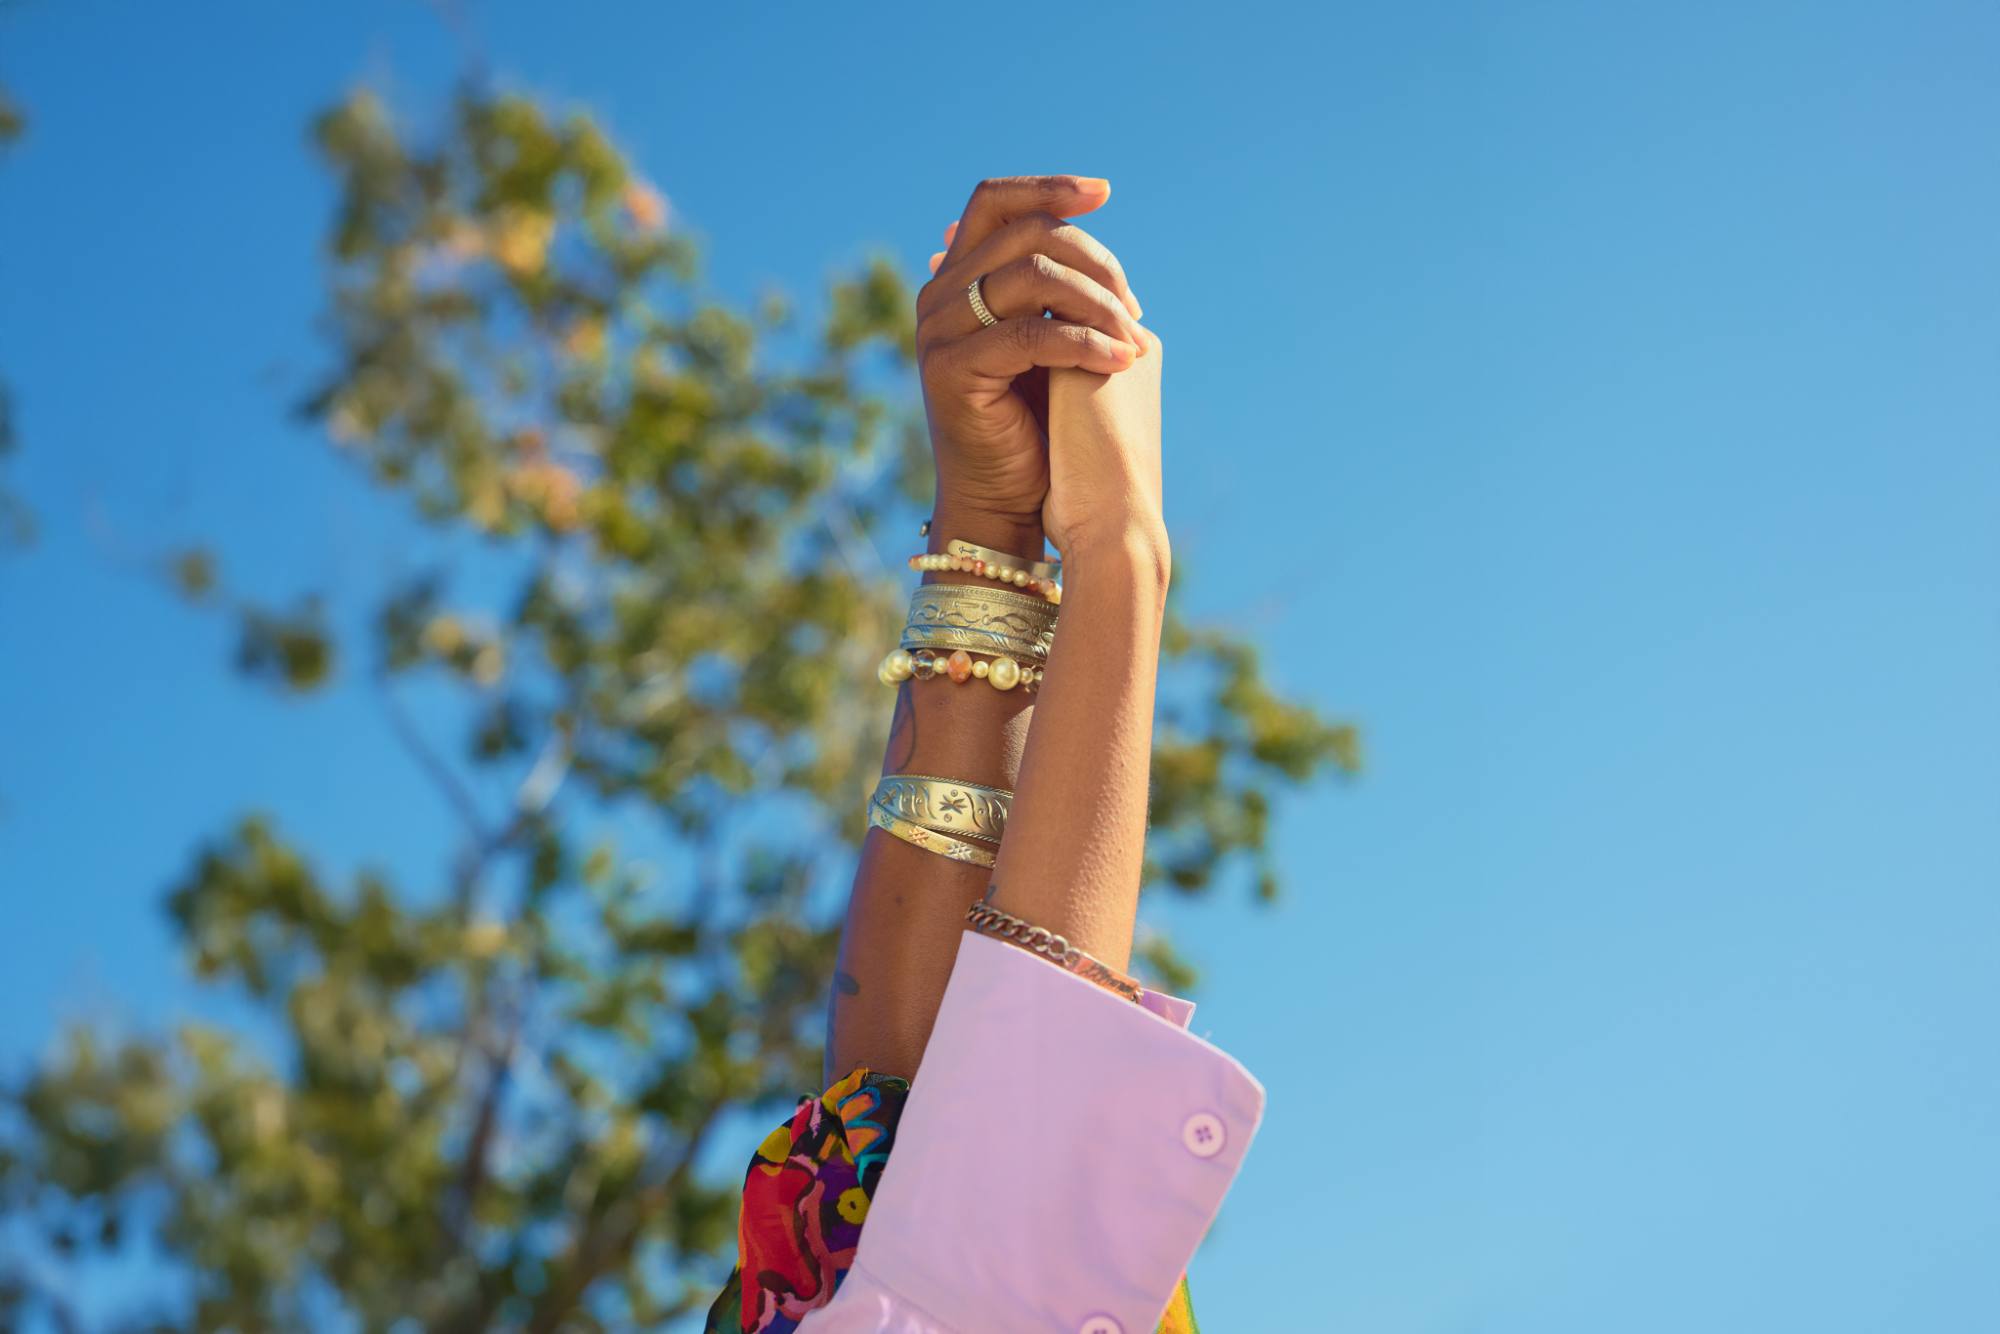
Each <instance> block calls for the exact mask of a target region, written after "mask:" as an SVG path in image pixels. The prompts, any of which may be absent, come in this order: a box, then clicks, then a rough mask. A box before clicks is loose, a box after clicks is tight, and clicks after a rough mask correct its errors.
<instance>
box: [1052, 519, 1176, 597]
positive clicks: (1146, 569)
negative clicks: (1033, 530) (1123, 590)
mask: <svg viewBox="0 0 2000 1334" xmlns="http://www.w3.org/2000/svg"><path fill="white" fill-rule="evenodd" d="M1067 536H1068V545H1067V546H1066V547H1065V548H1064V549H1063V579H1064V583H1065V584H1066V585H1068V586H1069V587H1068V588H1066V590H1065V591H1066V592H1068V591H1071V590H1073V588H1074V586H1075V584H1076V582H1077V580H1078V578H1079V577H1082V578H1084V579H1087V580H1088V581H1090V582H1092V583H1096V582H1099V581H1101V580H1115V581H1117V582H1120V583H1125V584H1136V585H1139V586H1141V587H1144V588H1148V589H1150V590H1152V591H1156V592H1158V593H1160V594H1162V595H1164V594H1165V592H1166V590H1167V585H1168V583H1169V582H1170V581H1171V580H1172V578H1173V565H1174V561H1173V545H1172V543H1171V542H1170V541H1169V540H1168V538H1167V526H1166V524H1164V523H1162V522H1161V521H1160V520H1159V519H1157V518H1151V519H1140V518H1130V519H1127V520H1125V521H1124V522H1121V523H1119V524H1116V525H1107V526H1101V527H1094V528H1086V529H1079V530H1078V531H1075V532H1072V533H1070V534H1068V535H1067ZM1065 600H1067V598H1065Z"/></svg>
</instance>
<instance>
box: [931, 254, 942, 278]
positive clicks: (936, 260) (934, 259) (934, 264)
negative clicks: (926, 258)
mask: <svg viewBox="0 0 2000 1334" xmlns="http://www.w3.org/2000/svg"><path fill="white" fill-rule="evenodd" d="M942 263H944V251H942V250H940V251H938V252H937V253H936V254H935V255H932V256H931V272H932V273H936V272H937V271H938V265H940V264H942Z"/></svg>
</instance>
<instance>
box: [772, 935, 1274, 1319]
mask: <svg viewBox="0 0 2000 1334" xmlns="http://www.w3.org/2000/svg"><path fill="white" fill-rule="evenodd" d="M1191 1008H1192V1007H1190V1006H1188V1005H1187V1004H1186V1002H1184V1001H1179V1000H1176V999H1175V998H1173V997H1168V996H1149V1000H1148V1002H1147V1003H1146V1004H1144V1005H1134V1004H1132V1003H1131V1002H1130V1001H1127V1000H1124V999H1122V998H1120V997H1118V996H1115V995H1113V994H1112V993H1110V992H1108V991H1105V990H1103V989H1102V988H1100V987H1097V986H1094V985H1092V984H1091V983H1089V982H1086V981H1084V980H1083V979H1081V978H1079V977H1076V976H1074V975H1072V974H1070V973H1068V972H1065V971H1064V970H1062V969H1060V968H1057V967H1055V966H1054V965H1052V964H1050V963H1048V962H1047V961H1045V960H1042V959H1038V958H1036V957H1035V956H1034V955H1032V954H1030V953H1028V952H1027V951H1026V950H1023V949H1020V948H1017V947H1016V946H1013V945H1009V944H1005V943H1002V942H1000V941H997V940H993V939H991V938H989V937H986V936H981V935H976V934H973V933H970V932H968V933H967V934H966V935H965V937H964V938H963V941H962V943H961V944H960V946H959V952H958V961H957V963H956V965H955V966H954V968H953V972H952V977H951V984H950V985H949V986H948V987H947V988H946V990H945V995H944V1001H943V1003H942V1005H941V1006H940V1007H939V1009H938V1019H937V1026H936V1027H935V1028H934V1029H933V1030H932V1033H931V1039H930V1044H929V1046H928V1047H927V1048H926V1049H925V1052H924V1060H923V1065H922V1067H921V1068H920V1069H919V1070H918V1072H917V1077H916V1079H915V1080H913V1081H912V1083H911V1087H910V1095H909V1101H908V1102H907V1103H906V1104H905V1106H904V1109H903V1115H902V1119H901V1121H900V1123H899V1124H898V1126H897V1130H896V1144H895V1148H894V1150H893V1151H892V1152H891V1154H890V1157H889V1163H888V1166H887V1167H886V1168H885V1169H884V1171H883V1174H882V1182H881V1185H880V1186H879V1187H878V1188H877V1189H876V1193H875V1198H874V1201H873V1203H872V1204H871V1205H870V1207H869V1211H868V1218H867V1222H866V1224H865V1225H864V1226H863V1228H862V1232H861V1244H860V1248H859V1250H858V1252H857V1254H856V1256H855V1260H854V1266H853V1268H852V1269H851V1270H850V1271H849V1272H848V1275H847V1277H846V1279H845V1281H844V1282H843V1283H842V1284H841V1288H840V1291H839V1292H838V1293H837V1294H835V1296H834V1299H833V1301H832V1302H830V1303H828V1304H827V1305H826V1306H825V1307H823V1308H821V1309H820V1310H818V1311H815V1312H812V1313H811V1314H809V1315H808V1316H807V1317H806V1318H805V1319H804V1320H803V1321H802V1322H801V1324H800V1326H799V1328H800V1331H801V1334H859V1332H860V1331H863V1330H867V1331H888V1332H889V1334H1012V1332H1013V1331H1023V1332H1024V1334H1025V1332H1026V1331H1036V1332H1037V1334H1041V1332H1042V1331H1049V1330H1057V1331H1063V1330H1074V1331H1077V1332H1078V1334H1152V1332H1153V1330H1154V1328H1155V1326H1156V1325H1157V1323H1158V1321H1159V1318H1160V1313H1161V1311H1162V1310H1163V1309H1164V1308H1165V1307H1166V1304H1167V1301H1168V1299H1169V1298H1170V1297H1171V1296H1172V1295H1173V1290H1174V1286H1175V1284H1176V1283H1177V1282H1179V1280H1180V1276H1181V1273H1182V1272H1183V1271H1184V1270H1185V1269H1186V1267H1187V1263H1188V1260H1189V1258H1190V1257H1191V1256H1192V1255H1193V1254H1194V1250H1195V1247H1196V1246H1197V1245H1198V1244H1199V1243H1200V1241H1201V1238H1202V1235H1203V1234H1204V1233H1205V1232H1206V1231H1207V1230H1208V1225H1209V1224H1210V1222H1212V1221H1213V1220H1214V1218H1215V1213H1216V1210H1217V1209H1218V1208H1220V1207H1221V1204H1222V1197H1223V1195H1224V1194H1225V1193H1226V1192H1227V1191H1228V1189H1229V1185H1230V1182H1231V1181H1233V1180H1234V1179H1235V1177H1236V1172H1237V1169H1238V1167H1239V1166H1241V1164H1242V1161H1243V1155H1244V1152H1245V1151H1246V1150H1247V1149H1248V1148H1249V1147H1250V1139H1251V1136H1252V1135H1254V1134H1255V1133H1256V1130H1257V1123H1258V1121H1259V1120H1260V1119H1261V1118H1262V1116H1263V1110H1264V1090H1263V1088H1262V1087H1261V1086H1260V1085H1259V1084H1258V1083H1257V1081H1256V1080H1255V1079H1253V1078H1251V1077H1250V1074H1249V1072H1247V1071H1246V1070H1244V1069H1243V1067H1242V1066H1241V1065H1239V1064H1237V1063H1236V1061H1234V1060H1233V1059H1231V1058H1230V1057H1229V1056H1228V1055H1226V1054H1224V1053H1223V1052H1221V1051H1219V1050H1217V1049H1216V1048H1214V1047H1212V1046H1210V1045H1209V1044H1208V1043H1206V1042H1204V1041H1202V1040H1201V1039H1200V1038H1197V1037H1195V1036H1193V1035H1192V1034H1190V1033H1188V1032H1187V1031H1186V1030H1185V1029H1184V1028H1183V1027H1182V1026H1181V1025H1183V1024H1185V1022H1186V1018H1187V1014H1188V1012H1189V1011H1190V1010H1191Z"/></svg>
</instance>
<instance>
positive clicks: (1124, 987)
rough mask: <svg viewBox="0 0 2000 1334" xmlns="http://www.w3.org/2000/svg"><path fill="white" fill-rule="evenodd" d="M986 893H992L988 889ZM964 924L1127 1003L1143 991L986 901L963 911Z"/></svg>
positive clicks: (1051, 934)
mask: <svg viewBox="0 0 2000 1334" xmlns="http://www.w3.org/2000/svg"><path fill="white" fill-rule="evenodd" d="M987 892H988V893H989V894H990V893H992V891H991V890H990V889H989V890H988V891H987ZM965 921H966V924H967V925H968V926H970V927H971V928H972V929H973V930H975V931H979V932H983V933H984V934H986V935H989V936H998V937H999V938H1000V939H1002V940H1007V941H1012V942H1013V943H1014V944H1016V945H1019V946H1020V947H1021V948H1023V949H1027V950H1033V951H1034V952H1035V953H1036V954H1039V955H1041V956H1042V957H1043V958H1045V959H1047V960H1048V961H1049V962H1051V963H1053V964H1055V965H1056V966H1057V967H1059V968H1062V969H1064V970H1066V971H1068V972H1072V973H1075V974H1076V975H1077V976H1078V977H1080V978H1082V979H1083V980H1084V981H1086V982H1095V983H1096V984H1097V985H1098V986H1100V987H1103V988H1104V989H1105V990H1106V991H1115V992H1117V993H1118V994H1119V995H1121V996H1123V997H1124V998H1125V999H1126V1000H1128V1001H1134V1002H1136V1001H1137V1000H1138V999H1139V995H1140V993H1141V992H1142V991H1144V990H1145V988H1144V987H1142V986H1140V985H1139V983H1138V981H1137V980H1136V979H1134V978H1130V977H1127V976H1126V975H1125V974H1123V973H1121V972H1119V971H1118V970H1117V969H1115V968H1113V967H1112V966H1111V965H1109V964H1107V963H1102V962H1100V961H1099V960H1097V959H1094V958H1092V957H1091V956H1090V955H1088V954H1085V953H1084V952H1083V951H1082V950H1080V949H1078V948H1077V947H1076V946H1074V945H1072V944H1070V943H1069V941H1068V940H1067V939H1065V938H1064V937H1062V936H1059V935H1057V934H1056V933H1055V932H1053V931H1050V930H1048V929H1047V928H1046V927H1039V926H1032V925H1030V924H1029V923H1027V922H1024V921H1022V920H1021V919H1020V918H1018V917H1016V916H1014V914H1012V913H1010V912H1002V911H1001V910H1000V909H998V908H996V907H994V906H993V905H992V904H990V903H988V902H987V901H986V900H985V899H981V900H980V901H979V902H977V903H975V904H973V905H972V906H971V907H970V908H967V909H966V910H965Z"/></svg>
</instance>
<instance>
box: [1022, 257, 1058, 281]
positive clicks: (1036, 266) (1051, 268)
mask: <svg viewBox="0 0 2000 1334" xmlns="http://www.w3.org/2000/svg"><path fill="white" fill-rule="evenodd" d="M1021 263H1023V264H1025V265H1026V266H1027V269H1028V276H1029V277H1031V278H1033V279H1035V280H1036V281H1038V282H1040V283H1044V284H1046V283H1052V282H1060V281H1061V280H1062V274H1063V266H1062V265H1060V264H1058V263H1056V262H1055V261H1054V260H1053V259H1050V258H1049V257H1048V256H1047V255H1044V254H1043V253H1041V252H1040V251H1039V250H1038V251H1036V252H1035V253H1034V254H1032V255H1029V256H1027V257H1026V258H1025V259H1023V260H1022V261H1021Z"/></svg>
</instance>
